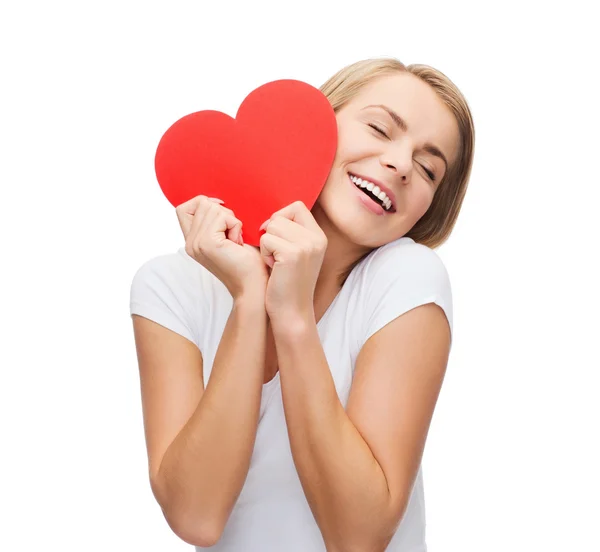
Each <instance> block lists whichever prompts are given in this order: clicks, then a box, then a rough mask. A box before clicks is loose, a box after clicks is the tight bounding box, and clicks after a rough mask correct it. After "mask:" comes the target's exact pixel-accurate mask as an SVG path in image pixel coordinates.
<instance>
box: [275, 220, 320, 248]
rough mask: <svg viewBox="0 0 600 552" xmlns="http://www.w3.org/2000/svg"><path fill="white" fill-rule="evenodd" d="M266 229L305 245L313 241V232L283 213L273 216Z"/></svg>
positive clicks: (290, 240) (285, 238)
mask: <svg viewBox="0 0 600 552" xmlns="http://www.w3.org/2000/svg"><path fill="white" fill-rule="evenodd" d="M265 231H266V232H267V233H269V234H273V235H274V236H278V237H280V238H283V239H284V240H287V241H289V242H292V243H296V244H305V245H308V244H310V243H311V232H310V231H309V230H307V229H306V228H304V227H303V226H301V225H300V224H298V223H297V222H294V221H292V220H289V219H287V218H285V217H283V216H281V215H277V216H276V217H274V218H272V219H271V220H270V222H269V223H268V224H267V225H266V227H265Z"/></svg>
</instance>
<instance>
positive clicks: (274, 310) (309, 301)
mask: <svg viewBox="0 0 600 552" xmlns="http://www.w3.org/2000/svg"><path fill="white" fill-rule="evenodd" d="M261 230H265V231H266V232H265V234H263V235H262V236H261V238H260V252H261V255H262V256H263V260H264V261H265V263H266V264H267V265H268V266H269V267H270V268H271V274H270V276H269V281H268V284H267V290H266V297H265V308H266V311H267V314H268V315H269V319H270V320H271V324H272V326H273V327H274V328H275V327H276V326H279V327H287V326H289V325H290V324H294V323H295V322H296V321H303V320H314V302H313V301H314V292H315V285H316V283H317V278H318V276H319V272H320V270H321V265H322V264H323V258H324V256H325V250H326V249H327V237H326V236H325V233H324V232H323V230H321V227H320V226H319V225H318V224H317V221H316V220H315V219H314V217H313V216H312V213H311V212H310V211H309V210H308V208H307V207H306V205H304V203H302V202H301V201H296V202H294V203H292V204H291V205H288V206H287V207H284V208H283V209H281V210H279V211H277V212H276V213H274V214H273V215H272V216H271V218H270V219H269V220H268V221H266V222H265V223H263V225H262V226H261Z"/></svg>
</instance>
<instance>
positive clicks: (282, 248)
mask: <svg viewBox="0 0 600 552" xmlns="http://www.w3.org/2000/svg"><path fill="white" fill-rule="evenodd" d="M296 249H297V247H296V246H295V245H294V244H292V243H290V242H289V241H287V240H284V239H283V238H280V237H279V236H274V235H273V234H263V235H262V236H261V238H260V254H261V256H262V258H263V261H264V262H265V264H267V265H268V266H269V267H271V268H273V265H274V264H275V263H277V262H286V260H288V259H289V258H290V257H291V256H292V254H293V253H294V252H295V251H296Z"/></svg>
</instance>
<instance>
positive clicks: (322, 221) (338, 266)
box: [311, 203, 372, 308]
mask: <svg viewBox="0 0 600 552" xmlns="http://www.w3.org/2000/svg"><path fill="white" fill-rule="evenodd" d="M311 212H312V214H313V216H314V217H315V220H316V221H317V223H318V224H319V226H320V227H321V229H322V230H323V232H325V235H326V236H327V251H326V252H325V256H324V258H323V264H322V265H321V271H320V272H319V277H318V279H317V283H316V286H315V305H316V306H317V305H319V304H322V303H326V306H328V305H329V303H330V302H331V301H332V300H333V298H334V297H335V295H337V293H338V292H339V290H340V289H341V287H342V285H343V283H344V280H345V276H347V274H348V272H349V270H350V269H351V268H352V267H353V265H354V264H355V263H356V262H357V261H358V260H360V259H361V258H362V257H364V256H365V255H366V254H367V253H369V252H370V251H371V250H372V248H366V247H364V246H358V245H356V244H355V243H352V242H351V241H349V240H348V238H346V237H345V236H344V235H342V234H341V233H340V232H339V231H338V230H337V229H336V228H335V227H334V226H333V224H331V221H330V220H329V218H328V217H327V216H326V215H325V213H324V212H323V210H322V209H321V208H320V206H319V205H318V203H317V204H315V206H314V207H313V209H312V211H311ZM317 308H318V307H317ZM325 308H326V307H325Z"/></svg>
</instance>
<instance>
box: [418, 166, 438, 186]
mask: <svg viewBox="0 0 600 552" xmlns="http://www.w3.org/2000/svg"><path fill="white" fill-rule="evenodd" d="M421 167H423V170H424V171H425V172H426V173H427V176H428V177H429V178H430V180H431V181H432V182H435V174H433V173H432V172H431V171H430V170H429V169H428V168H426V167H424V166H423V165H421Z"/></svg>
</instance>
